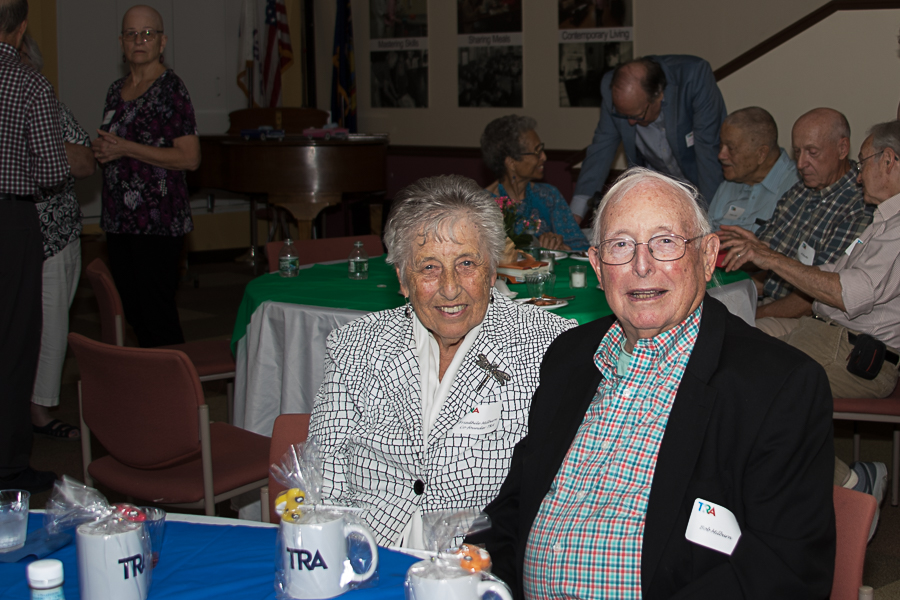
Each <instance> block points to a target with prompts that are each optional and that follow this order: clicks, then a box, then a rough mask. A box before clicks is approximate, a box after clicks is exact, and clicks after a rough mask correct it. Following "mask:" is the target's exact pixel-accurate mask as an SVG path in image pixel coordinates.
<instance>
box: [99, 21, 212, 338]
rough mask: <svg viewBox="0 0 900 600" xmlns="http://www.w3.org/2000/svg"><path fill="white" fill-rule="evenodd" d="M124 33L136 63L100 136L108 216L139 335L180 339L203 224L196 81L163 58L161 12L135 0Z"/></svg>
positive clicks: (107, 111) (118, 87) (117, 276)
mask: <svg viewBox="0 0 900 600" xmlns="http://www.w3.org/2000/svg"><path fill="white" fill-rule="evenodd" d="M119 42H120V43H121V46H122V60H123V61H124V62H125V63H126V64H127V65H128V70H129V73H128V75H126V76H125V77H123V78H122V79H119V80H118V81H116V82H114V83H113V84H112V85H111V86H110V88H109V92H107V94H106V107H105V108H104V112H103V124H102V125H101V129H100V130H98V133H99V137H98V138H97V139H96V140H95V141H94V143H93V148H94V157H95V158H96V159H97V161H98V162H99V163H100V165H101V166H102V167H103V211H102V216H101V226H102V228H103V230H104V231H106V234H107V247H108V250H109V262H110V271H112V275H113V279H114V280H115V282H116V287H117V288H118V290H119V294H120V295H121V297H122V305H123V307H124V309H125V318H126V319H127V320H128V322H129V323H130V324H131V326H132V327H133V328H134V332H135V334H136V335H137V338H138V343H139V344H140V346H141V347H144V348H150V347H155V346H164V345H169V344H179V343H182V342H184V335H183V333H182V331H181V323H180V322H179V320H178V311H177V309H176V306H175V292H176V291H177V288H178V279H179V261H180V258H181V251H182V247H183V244H184V236H185V234H187V233H189V232H190V231H191V230H192V229H193V228H194V225H193V222H192V221H191V208H190V203H189V200H188V191H187V182H186V180H185V171H193V170H195V169H196V168H197V167H199V166H200V140H199V138H198V137H197V122H196V119H195V117H194V107H193V105H192V104H191V98H190V95H189V94H188V91H187V88H186V87H185V86H184V83H183V82H182V81H181V79H179V78H178V76H177V75H175V73H174V72H173V71H172V70H171V69H166V67H165V65H164V64H163V51H164V50H165V47H166V42H167V38H166V36H165V34H164V33H163V20H162V16H160V14H159V13H158V12H157V11H156V10H154V9H152V8H150V7H149V6H133V7H131V8H130V9H129V10H128V12H126V13H125V17H124V18H123V19H122V33H121V35H120V36H119Z"/></svg>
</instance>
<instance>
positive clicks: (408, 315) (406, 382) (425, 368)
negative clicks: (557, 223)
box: [310, 176, 577, 548]
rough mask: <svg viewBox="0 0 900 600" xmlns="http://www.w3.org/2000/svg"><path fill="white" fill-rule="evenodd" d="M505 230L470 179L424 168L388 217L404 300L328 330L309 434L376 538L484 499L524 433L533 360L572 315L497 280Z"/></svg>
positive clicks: (344, 497) (415, 541) (409, 541)
mask: <svg viewBox="0 0 900 600" xmlns="http://www.w3.org/2000/svg"><path fill="white" fill-rule="evenodd" d="M505 239H506V234H505V232H504V228H503V216H502V214H501V212H500V209H499V207H498V206H497V204H496V203H495V202H494V200H493V199H492V198H491V196H490V194H488V193H487V192H485V191H484V190H482V189H481V188H480V187H479V186H478V184H476V183H475V182H474V181H472V180H471V179H467V178H465V177H461V176H442V177H433V178H428V179H422V180H419V181H418V182H416V183H414V184H413V185H411V186H409V187H407V188H406V189H404V190H403V191H401V192H400V193H399V194H398V195H397V197H396V198H395V199H394V203H393V209H392V211H391V215H390V218H389V219H388V223H387V227H386V229H385V244H386V245H387V248H388V258H387V261H388V263H390V264H392V265H394V266H395V268H396V270H397V276H398V278H399V279H400V290H401V292H402V293H403V295H404V296H406V297H407V300H408V303H407V305H406V306H405V307H401V308H397V309H393V310H386V311H382V312H378V313H373V314H370V315H366V316H365V317H362V318H360V319H357V320H356V321H353V322H352V323H349V324H347V325H346V326H344V327H342V328H340V329H338V330H336V331H334V332H332V333H331V335H330V336H329V338H328V355H327V357H326V361H325V379H324V382H323V383H322V386H321V388H319V392H318V395H317V396H316V403H315V407H314V408H313V414H312V422H311V425H310V436H311V438H312V439H314V440H315V441H316V443H317V444H319V446H320V447H321V449H322V450H323V454H324V457H325V485H324V495H325V497H326V498H327V501H328V502H330V503H333V504H341V505H347V506H354V507H359V508H363V509H365V511H364V512H363V513H362V515H363V517H364V518H365V520H366V521H367V522H368V524H369V525H370V526H371V527H372V529H373V530H374V532H375V535H376V538H377V540H378V543H379V544H381V545H385V546H391V545H399V546H405V547H412V548H423V547H424V545H425V540H424V537H423V525H422V516H423V515H424V514H427V513H431V512H436V511H441V512H442V511H457V510H462V509H476V510H480V509H482V508H484V507H485V506H486V505H487V504H488V502H490V501H491V500H493V498H494V497H495V496H496V494H497V491H498V490H499V489H500V485H501V484H502V483H503V480H504V479H505V477H506V473H507V470H508V468H509V463H510V459H511V458H512V452H513V448H514V447H515V445H516V443H517V442H518V441H519V440H520V439H521V438H522V437H524V436H525V434H526V433H527V428H528V425H527V423H528V421H527V419H528V411H529V407H530V405H531V397H532V394H533V393H534V390H535V389H536V388H537V385H538V378H539V368H540V363H541V359H542V357H543V355H544V351H545V350H546V348H547V346H549V345H550V342H552V341H553V340H554V339H555V338H556V336H557V335H559V334H560V333H562V332H563V331H565V330H566V329H569V328H570V327H573V326H575V325H576V324H577V323H575V322H574V321H570V320H565V319H562V318H560V317H558V316H556V315H553V314H552V313H548V312H544V311H543V310H541V309H539V308H536V307H534V306H520V305H518V304H516V303H514V302H512V301H510V300H508V299H507V298H505V297H504V296H502V295H500V294H498V293H497V292H496V291H494V290H493V285H494V281H495V280H496V277H497V274H496V266H497V262H498V260H499V257H500V255H501V253H502V252H503V248H504V244H505Z"/></svg>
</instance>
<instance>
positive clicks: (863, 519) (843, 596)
mask: <svg viewBox="0 0 900 600" xmlns="http://www.w3.org/2000/svg"><path fill="white" fill-rule="evenodd" d="M874 517H875V497H874V496H871V495H869V494H863V493H862V492H854V491H853V490H848V489H844V488H842V487H840V486H837V485H836V486H834V521H835V526H836V529H837V552H836V553H835V558H834V582H833V583H832V585H831V596H830V598H831V600H857V598H858V597H859V588H860V586H861V585H862V577H863V564H864V563H865V562H866V545H867V544H868V538H869V528H871V526H872V519H873V518H874Z"/></svg>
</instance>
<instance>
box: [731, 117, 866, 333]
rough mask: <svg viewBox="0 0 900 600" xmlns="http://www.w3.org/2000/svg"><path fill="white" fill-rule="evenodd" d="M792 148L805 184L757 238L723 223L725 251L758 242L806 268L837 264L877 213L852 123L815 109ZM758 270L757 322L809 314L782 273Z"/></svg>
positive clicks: (805, 300) (807, 303) (798, 127)
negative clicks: (853, 144) (856, 154)
mask: <svg viewBox="0 0 900 600" xmlns="http://www.w3.org/2000/svg"><path fill="white" fill-rule="evenodd" d="M791 145H792V146H793V151H794V158H795V159H796V161H797V171H798V172H799V173H800V179H801V181H800V182H799V183H797V184H796V185H795V186H794V187H792V188H791V189H790V190H788V192H787V193H786V194H785V195H784V196H782V198H781V200H779V201H778V205H777V206H776V208H775V212H774V214H773V215H772V218H771V219H769V222H768V223H767V224H766V225H765V226H764V227H762V228H761V229H760V230H759V231H757V232H756V235H754V234H753V233H751V232H749V231H747V230H746V229H743V228H740V227H731V226H727V225H723V226H722V228H721V229H720V231H719V239H720V240H721V242H722V247H723V248H728V247H731V246H734V245H736V244H737V243H739V242H756V241H759V242H761V243H762V244H764V245H765V246H767V247H768V248H770V249H771V250H773V251H774V252H778V253H781V254H784V255H785V256H790V257H792V258H794V259H796V260H798V261H800V262H801V263H803V264H805V265H822V264H825V263H829V262H834V261H836V260H837V259H838V257H840V256H841V254H842V253H843V252H844V251H845V250H846V249H847V247H848V246H849V245H850V244H851V243H853V241H854V240H855V239H856V238H857V237H859V236H860V234H862V232H863V230H864V229H865V228H866V226H867V225H868V224H869V223H871V221H872V212H873V209H872V208H871V207H867V206H866V204H865V203H864V202H863V197H862V192H860V190H859V188H858V187H857V185H856V165H855V163H854V162H853V161H851V160H850V159H849V154H850V125H849V124H848V123H847V119H846V118H845V117H844V115H842V114H841V113H839V112H838V111H836V110H832V109H830V108H816V109H814V110H811V111H809V112H808V113H806V114H804V115H803V116H801V117H800V118H799V119H797V122H796V123H794V127H793V129H792V130H791ZM742 264H743V261H742ZM756 266H757V267H760V268H762V269H763V271H761V272H760V273H758V274H755V275H754V280H755V281H756V285H757V291H758V292H759V295H760V298H761V302H760V306H759V308H758V309H757V311H756V318H757V319H760V318H763V317H783V318H796V317H802V316H804V315H808V314H810V310H811V307H812V300H811V299H810V297H809V296H807V295H806V294H804V293H803V292H800V291H797V290H796V289H795V287H794V285H793V284H792V283H791V282H790V281H788V280H786V279H784V278H783V277H782V276H781V275H780V274H778V273H773V272H769V271H767V270H765V268H764V267H763V266H762V265H756Z"/></svg>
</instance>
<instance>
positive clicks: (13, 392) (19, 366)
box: [0, 200, 44, 477]
mask: <svg viewBox="0 0 900 600" xmlns="http://www.w3.org/2000/svg"><path fill="white" fill-rule="evenodd" d="M0 256H2V257H3V258H2V259H0V477H8V476H10V475H15V474H16V473H19V472H20V471H23V470H24V469H26V468H27V467H28V463H29V461H30V460H31V437H32V436H31V392H32V390H33V389H34V375H35V372H36V371H37V363H38V354H39V353H40V349H41V321H42V319H43V315H42V308H41V271H42V269H43V263H44V246H43V241H42V238H41V226H40V222H39V221H38V215H37V209H35V207H34V204H33V203H31V202H25V201H21V200H0Z"/></svg>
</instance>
